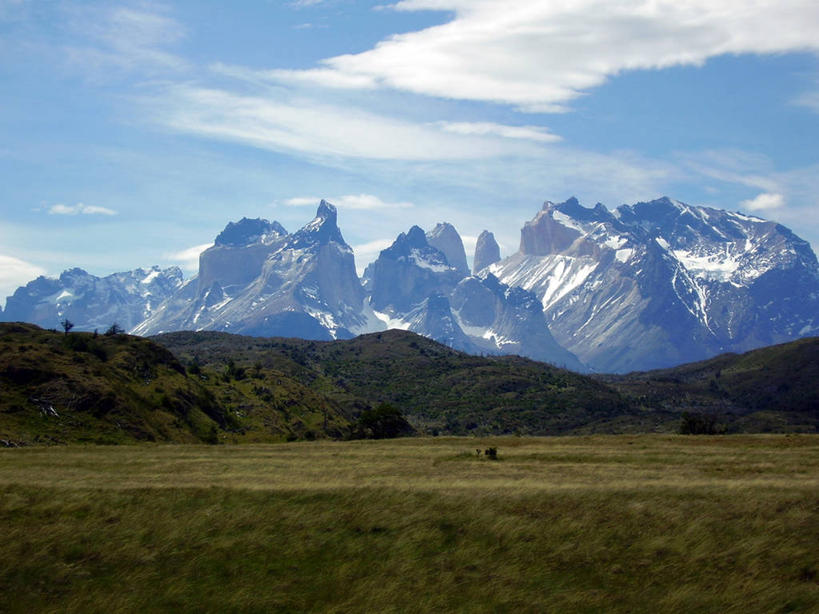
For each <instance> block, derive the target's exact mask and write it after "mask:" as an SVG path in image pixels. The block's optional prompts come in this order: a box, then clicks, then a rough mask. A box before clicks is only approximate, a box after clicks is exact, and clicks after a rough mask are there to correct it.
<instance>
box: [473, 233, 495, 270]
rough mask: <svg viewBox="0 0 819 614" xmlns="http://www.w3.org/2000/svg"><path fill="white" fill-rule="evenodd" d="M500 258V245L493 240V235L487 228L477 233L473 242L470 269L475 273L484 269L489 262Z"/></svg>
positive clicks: (492, 262) (493, 262) (491, 262)
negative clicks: (473, 250) (475, 240)
mask: <svg viewBox="0 0 819 614" xmlns="http://www.w3.org/2000/svg"><path fill="white" fill-rule="evenodd" d="M498 260H500V247H499V246H498V242H497V241H495V235H493V234H492V233H491V232H489V231H488V230H484V231H483V232H482V233H481V234H480V235H478V242H477V243H475V258H474V260H473V263H472V271H473V273H475V274H477V273H478V271H480V270H482V269H485V268H486V267H488V266H489V265H490V264H495V263H496V262H497V261H498Z"/></svg>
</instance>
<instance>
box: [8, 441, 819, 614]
mask: <svg viewBox="0 0 819 614" xmlns="http://www.w3.org/2000/svg"><path fill="white" fill-rule="evenodd" d="M490 445H491V446H496V447H497V448H498V451H499V457H500V460H498V461H496V462H493V461H490V460H487V459H485V458H484V457H483V456H481V457H478V456H477V454H476V449H481V450H483V449H484V448H486V447H488V446H490ZM0 526H2V527H4V528H5V529H6V536H5V538H4V556H3V557H2V559H0V592H1V593H2V594H4V595H11V596H12V598H11V599H8V598H6V599H5V600H4V601H3V602H2V603H0V610H3V609H4V608H5V609H8V610H9V611H21V612H22V611H27V612H31V611H37V610H49V609H52V610H53V611H73V612H86V611H100V612H103V611H105V612H113V611H134V610H137V609H143V610H148V611H191V612H192V611H200V612H201V611H259V612H269V611H282V612H284V611H315V612H319V611H322V612H323V611H330V612H365V611H367V612H370V611H379V612H387V611H396V612H430V611H453V612H503V611H510V612H511V611H515V612H521V611H523V612H548V611H555V612H558V611H559V612H600V611H612V612H732V611H733V612H742V613H743V614H746V613H748V612H777V611H781V612H787V611H794V612H810V611H819V561H817V556H819V555H817V552H819V437H815V436H804V435H798V436H733V437H681V436H649V435H646V436H620V437H613V436H600V437H565V438H563V437H561V438H494V439H486V440H480V439H468V438H461V439H457V438H440V439H405V440H393V441H381V442H371V441H359V442H345V443H339V442H312V443H291V444H280V445H242V446H233V447H230V446H217V447H206V446H159V445H157V446H141V445H140V446H122V447H67V448H27V449H16V450H0Z"/></svg>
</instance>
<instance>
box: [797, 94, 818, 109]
mask: <svg viewBox="0 0 819 614" xmlns="http://www.w3.org/2000/svg"><path fill="white" fill-rule="evenodd" d="M792 103H793V104H795V105H797V106H800V107H806V108H808V109H810V110H811V111H813V112H814V113H819V90H813V91H810V92H804V93H803V94H800V95H799V96H797V97H796V98H795V99H794V100H793V101H792Z"/></svg>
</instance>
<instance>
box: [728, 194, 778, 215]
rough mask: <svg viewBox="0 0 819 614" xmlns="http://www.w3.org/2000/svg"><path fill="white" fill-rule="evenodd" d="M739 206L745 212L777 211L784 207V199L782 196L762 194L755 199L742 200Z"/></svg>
mask: <svg viewBox="0 0 819 614" xmlns="http://www.w3.org/2000/svg"><path fill="white" fill-rule="evenodd" d="M739 205H740V207H742V208H743V209H745V210H747V211H763V210H767V209H779V208H780V207H784V206H785V197H784V196H782V194H768V193H767V192H763V193H762V194H759V195H758V196H756V197H755V198H751V199H749V200H743V201H742V202H741V203H739Z"/></svg>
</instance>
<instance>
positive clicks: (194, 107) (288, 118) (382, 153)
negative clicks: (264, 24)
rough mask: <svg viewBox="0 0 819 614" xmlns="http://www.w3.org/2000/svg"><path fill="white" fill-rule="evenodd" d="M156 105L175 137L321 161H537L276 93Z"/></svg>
mask: <svg viewBox="0 0 819 614" xmlns="http://www.w3.org/2000/svg"><path fill="white" fill-rule="evenodd" d="M152 103H153V110H152V115H151V118H152V120H153V121H155V122H157V123H159V124H162V125H164V126H166V127H167V128H170V129H172V130H174V131H178V132H185V133H189V134H195V135H198V136H204V137H210V138H217V139H221V140H228V141H234V142H239V143H244V144H246V145H251V146H255V147H259V148H263V149H269V150H273V151H284V152H290V153H293V152H296V153H303V154H308V155H314V156H322V157H346V158H366V159H372V160H469V159H478V158H491V157H497V156H503V155H524V154H525V155H531V154H532V153H534V152H535V151H536V149H535V148H536V147H537V145H535V144H534V143H527V142H523V141H521V140H520V139H517V140H515V139H509V138H499V137H497V136H495V135H490V134H487V135H486V136H479V135H476V134H453V133H452V132H451V131H450V132H447V131H445V130H443V129H441V128H440V127H439V126H436V125H434V124H420V123H415V122H412V121H407V120H403V119H398V118H393V117H388V116H385V115H382V114H379V113H373V112H369V111H366V110H362V109H360V108H356V107H354V106H345V107H342V106H333V105H329V104H326V103H321V102H317V101H316V100H313V99H311V98H305V97H292V96H290V95H288V94H286V93H284V94H283V93H281V92H273V91H271V92H269V93H268V95H266V96H250V95H245V94H237V93H232V92H228V91H225V90H219V89H210V88H202V87H194V86H189V85H179V86H172V87H170V88H168V89H167V91H166V92H164V93H163V95H161V96H159V97H156V98H155V99H154V100H153V101H152ZM495 133H497V131H495Z"/></svg>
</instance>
